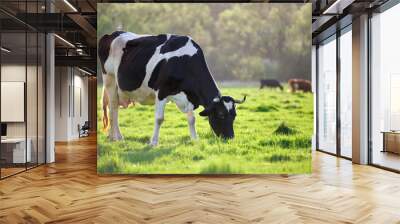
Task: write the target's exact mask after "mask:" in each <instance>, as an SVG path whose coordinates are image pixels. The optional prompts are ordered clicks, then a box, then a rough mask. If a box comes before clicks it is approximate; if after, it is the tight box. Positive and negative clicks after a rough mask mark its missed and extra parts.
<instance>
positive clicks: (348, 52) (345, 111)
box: [340, 30, 352, 158]
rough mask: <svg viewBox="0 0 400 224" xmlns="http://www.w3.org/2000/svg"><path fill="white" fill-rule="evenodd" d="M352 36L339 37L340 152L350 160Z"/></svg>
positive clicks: (347, 34) (348, 33)
mask: <svg viewBox="0 0 400 224" xmlns="http://www.w3.org/2000/svg"><path fill="white" fill-rule="evenodd" d="M351 42H352V35H351V30H350V31H348V32H346V33H344V34H343V35H341V36H340V122H341V124H340V125H341V126H340V127H341V133H340V135H341V136H340V150H341V155H343V156H346V157H349V158H351V156H352V150H351V141H352V138H351V136H352V125H351V124H352V100H351V98H352V66H351V65H352V49H351V48H352V44H351Z"/></svg>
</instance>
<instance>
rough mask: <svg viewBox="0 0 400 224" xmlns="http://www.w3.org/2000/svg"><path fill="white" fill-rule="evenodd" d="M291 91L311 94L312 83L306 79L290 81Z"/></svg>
mask: <svg viewBox="0 0 400 224" xmlns="http://www.w3.org/2000/svg"><path fill="white" fill-rule="evenodd" d="M288 85H289V89H290V91H291V92H292V93H295V92H296V91H303V92H305V93H307V92H310V93H311V82H310V81H308V80H304V79H289V81H288Z"/></svg>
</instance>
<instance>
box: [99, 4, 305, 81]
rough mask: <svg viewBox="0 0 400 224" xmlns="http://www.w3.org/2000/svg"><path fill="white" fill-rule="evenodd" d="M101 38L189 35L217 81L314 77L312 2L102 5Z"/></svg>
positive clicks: (100, 14)
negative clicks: (117, 34)
mask: <svg viewBox="0 0 400 224" xmlns="http://www.w3.org/2000/svg"><path fill="white" fill-rule="evenodd" d="M97 18H98V21H97V30H98V39H99V38H100V37H101V36H102V35H104V34H107V33H112V32H113V31H115V30H125V31H130V32H134V33H138V34H160V33H172V34H179V35H189V36H191V37H192V38H193V39H194V40H195V41H196V42H197V43H198V44H199V45H200V46H201V47H202V49H203V51H204V54H205V57H206V61H207V63H208V66H209V68H210V70H211V72H212V74H213V76H214V77H215V79H217V80H243V81H254V80H259V79H269V78H271V79H278V80H280V81H287V80H288V79H290V78H303V79H310V78H311V4H275V3H273V4H272V3H270V4H266V3H251V4H249V3H242V4H238V3H223V4H218V3H208V4H205V3H197V4H177V3H170V4H152V3H139V4H98V17H97Z"/></svg>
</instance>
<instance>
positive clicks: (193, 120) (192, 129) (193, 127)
mask: <svg viewBox="0 0 400 224" xmlns="http://www.w3.org/2000/svg"><path fill="white" fill-rule="evenodd" d="M186 115H187V121H188V124H189V131H190V137H191V138H192V139H197V134H196V125H195V123H196V118H195V116H194V113H193V110H191V111H189V112H187V113H186Z"/></svg>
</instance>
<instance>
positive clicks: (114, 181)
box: [0, 136, 400, 223]
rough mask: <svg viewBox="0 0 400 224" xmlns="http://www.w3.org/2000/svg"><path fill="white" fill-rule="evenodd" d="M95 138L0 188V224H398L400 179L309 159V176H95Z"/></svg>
mask: <svg viewBox="0 0 400 224" xmlns="http://www.w3.org/2000/svg"><path fill="white" fill-rule="evenodd" d="M96 155H97V154H96V138H95V137H93V136H92V137H89V138H84V139H81V140H79V141H75V142H70V143H69V144H57V146H56V163H54V164H49V165H45V166H41V167H38V168H36V169H32V170H29V171H27V172H25V173H21V174H19V175H16V176H13V177H10V178H7V179H5V180H2V181H0V202H1V203H0V223H400V212H399V211H400V200H399V198H400V175H399V174H396V173H391V172H388V171H384V170H381V169H377V168H374V167H370V166H360V165H354V164H352V163H351V162H350V161H348V160H343V159H339V158H336V157H333V156H330V155H326V154H323V153H320V152H313V174H311V175H235V176H228V175H225V176H194V175H188V176H160V175H158V176H127V175H122V176H98V175H97V172H96Z"/></svg>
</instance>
